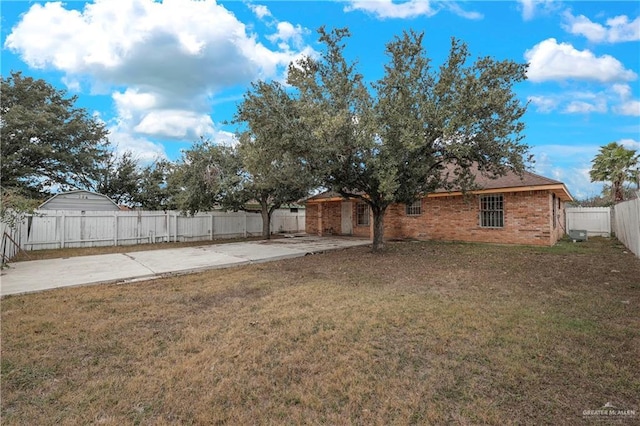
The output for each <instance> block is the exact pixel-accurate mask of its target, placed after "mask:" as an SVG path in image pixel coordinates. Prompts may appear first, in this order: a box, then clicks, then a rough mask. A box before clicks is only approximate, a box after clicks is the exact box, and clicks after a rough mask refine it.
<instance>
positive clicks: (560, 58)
mask: <svg viewBox="0 0 640 426" xmlns="http://www.w3.org/2000/svg"><path fill="white" fill-rule="evenodd" d="M524 57H525V59H526V60H527V61H528V62H529V69H528V70H527V76H528V77H529V80H531V81H534V82H539V81H547V80H566V79H575V80H592V81H599V82H602V83H608V82H616V81H631V80H635V79H636V78H637V77H638V75H637V74H636V73H635V72H633V71H631V70H628V69H625V68H624V65H622V63H621V62H620V61H618V60H617V59H615V58H614V57H613V56H610V55H602V56H596V55H594V54H593V53H592V52H591V51H589V50H577V49H576V48H574V47H573V46H572V45H571V44H569V43H558V42H557V41H556V39H554V38H549V39H547V40H544V41H541V42H540V43H538V44H536V45H535V46H534V47H533V48H531V49H529V50H527V51H526V52H525V54H524Z"/></svg>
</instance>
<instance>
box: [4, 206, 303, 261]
mask: <svg viewBox="0 0 640 426" xmlns="http://www.w3.org/2000/svg"><path fill="white" fill-rule="evenodd" d="M304 215H305V213H304V210H300V211H299V212H298V213H290V212H289V211H287V210H284V209H283V210H276V211H275V212H274V214H273V216H272V226H271V231H272V232H301V231H304V223H305V221H304ZM5 230H6V227H5V226H3V228H2V234H3V238H2V255H3V258H6V259H10V258H11V257H13V256H14V255H15V254H16V253H17V251H18V247H17V246H16V244H13V243H11V241H10V239H9V238H8V237H6V236H5V235H4V232H5ZM7 232H9V231H7ZM261 234H262V216H261V215H260V214H259V213H246V212H221V211H214V212H204V213H198V214H197V215H195V216H182V215H181V214H180V212H176V211H170V212H154V211H117V212H94V211H86V212H81V211H66V210H65V211H61V210H39V211H36V213H35V214H34V215H32V216H28V217H27V218H25V220H24V221H23V223H22V224H21V225H20V226H19V227H18V228H17V229H16V230H13V233H12V234H9V233H8V235H9V236H10V237H11V238H12V239H14V240H15V241H17V242H18V244H19V246H20V247H21V248H23V249H25V250H41V249H51V248H61V247H95V246H112V245H129V244H144V243H153V242H169V241H202V240H212V239H216V238H236V237H247V236H259V235H261ZM11 245H13V246H16V247H15V248H14V249H12V248H11V247H10V246H11Z"/></svg>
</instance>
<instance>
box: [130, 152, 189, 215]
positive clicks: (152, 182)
mask: <svg viewBox="0 0 640 426" xmlns="http://www.w3.org/2000/svg"><path fill="white" fill-rule="evenodd" d="M175 168H176V166H175V164H173V163H172V162H171V161H168V160H165V159H161V158H157V159H156V160H155V161H154V162H153V163H152V164H149V165H147V166H145V167H144V168H142V170H141V171H140V174H139V179H140V187H139V188H138V192H137V194H136V197H135V202H136V203H137V204H139V205H140V206H141V207H142V208H144V209H147V210H173V209H175V208H177V205H176V203H175V201H174V196H175V194H176V193H177V192H178V190H179V188H177V187H176V186H175V185H173V184H172V183H173V180H172V175H173V173H174V171H175Z"/></svg>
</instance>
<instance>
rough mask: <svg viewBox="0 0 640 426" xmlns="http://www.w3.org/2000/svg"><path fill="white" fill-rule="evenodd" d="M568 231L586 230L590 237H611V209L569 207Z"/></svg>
mask: <svg viewBox="0 0 640 426" xmlns="http://www.w3.org/2000/svg"><path fill="white" fill-rule="evenodd" d="M566 230H567V232H569V230H585V231H587V235H588V236H590V237H595V236H600V237H609V236H610V235H611V209H610V208H609V207H568V208H567V209H566Z"/></svg>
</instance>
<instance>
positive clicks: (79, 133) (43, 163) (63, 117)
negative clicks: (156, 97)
mask: <svg viewBox="0 0 640 426" xmlns="http://www.w3.org/2000/svg"><path fill="white" fill-rule="evenodd" d="M0 91H1V92H2V106H1V108H0V111H1V113H2V114H1V119H0V135H1V136H0V141H1V146H0V149H1V151H2V185H3V187H6V188H14V189H16V190H19V191H21V192H23V193H25V194H26V195H29V196H33V197H39V198H42V197H43V196H46V195H48V194H49V193H50V192H51V191H55V190H68V189H94V188H95V185H96V182H98V181H99V179H100V175H101V165H103V164H104V162H105V161H106V160H107V159H108V158H109V155H110V153H109V142H108V140H107V130H106V128H105V125H104V123H102V122H101V121H100V120H98V119H97V118H96V117H93V116H91V115H90V114H89V113H88V112H87V111H86V110H85V109H83V108H78V107H77V106H76V102H77V97H76V96H70V97H68V96H67V94H66V92H65V91H64V90H58V89H56V88H54V87H53V86H51V85H50V84H49V83H47V82H46V81H44V80H40V79H34V78H31V77H24V76H23V75H22V74H21V73H19V72H13V73H11V75H10V76H8V77H7V78H4V77H3V78H2V80H1V82H0Z"/></svg>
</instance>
